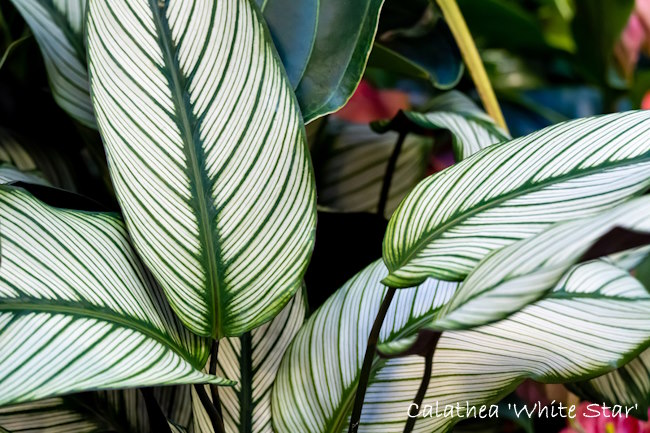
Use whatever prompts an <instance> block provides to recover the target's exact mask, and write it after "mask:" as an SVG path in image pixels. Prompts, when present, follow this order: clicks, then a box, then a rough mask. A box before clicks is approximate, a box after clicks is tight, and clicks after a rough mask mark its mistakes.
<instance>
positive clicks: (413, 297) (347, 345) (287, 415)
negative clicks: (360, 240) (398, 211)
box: [271, 260, 458, 433]
mask: <svg viewBox="0 0 650 433" xmlns="http://www.w3.org/2000/svg"><path fill="white" fill-rule="evenodd" d="M385 275H386V268H385V267H384V265H383V264H382V262H381V260H378V261H375V262H374V263H372V264H371V265H369V266H368V267H366V268H365V269H364V270H362V271H361V272H359V273H358V274H357V275H356V276H354V277H353V278H352V279H351V280H349V281H348V282H347V283H346V284H345V285H344V286H343V287H342V288H341V289H340V290H338V291H337V292H336V293H335V294H334V295H333V296H332V297H330V298H329V299H328V300H327V301H326V302H325V304H323V306H321V307H320V308H319V309H318V310H317V311H316V312H315V313H314V314H313V315H312V316H311V317H310V318H309V319H308V320H307V322H306V323H305V325H304V326H303V327H302V328H301V329H300V331H299V332H298V334H297V335H296V337H295V338H294V340H293V342H292V343H291V346H290V347H289V349H288V350H287V352H286V353H285V355H284V357H283V359H282V364H281V365H280V371H279V372H278V377H277V379H276V381H275V385H274V386H273V399H272V402H271V409H272V414H273V417H272V418H273V426H274V427H275V430H276V431H277V432H279V433H284V432H292V433H293V432H303V433H309V432H314V433H329V432H336V433H339V432H341V431H344V429H345V430H347V425H348V418H349V415H350V412H351V410H352V404H353V401H354V396H355V393H356V387H357V382H358V379H359V372H360V370H361V364H362V362H363V357H364V353H365V350H366V345H367V341H368V334H369V333H370V328H371V327H372V324H373V322H374V319H375V316H376V314H377V311H378V309H379V305H380V304H381V300H382V299H383V296H384V293H385V290H386V288H385V287H384V286H382V285H381V283H380V281H381V279H382V278H383V277H384V276H385ZM457 285H458V284H457V283H449V282H440V281H435V280H428V281H427V282H425V283H424V284H423V285H422V286H420V287H419V288H417V289H405V290H400V291H399V292H397V294H396V295H395V298H393V302H392V303H391V306H390V308H389V310H388V313H387V315H386V318H385V320H384V324H383V326H382V330H381V333H380V342H389V341H392V340H399V339H401V338H404V337H408V336H410V335H414V334H415V333H416V332H417V329H418V328H419V326H420V323H421V322H422V321H425V322H426V321H427V320H430V318H431V316H432V315H433V314H434V313H435V311H437V310H438V309H439V308H440V306H442V305H443V304H444V303H445V302H446V301H447V300H448V299H449V297H450V296H451V295H452V294H453V292H454V290H455V289H456V287H457ZM422 359H423V358H414V359H413V360H409V361H413V362H412V368H413V370H412V371H411V375H410V378H411V379H412V380H411V383H412V386H411V385H410V383H409V382H405V383H404V385H405V388H406V390H405V391H403V390H399V389H398V388H399V386H398V387H395V388H391V386H390V380H391V376H392V373H391V369H393V368H394V364H395V361H392V360H391V361H386V360H383V359H379V358H376V359H375V362H374V364H373V370H372V374H371V382H370V387H369V389H368V394H367V397H366V402H365V405H364V412H363V413H362V423H365V422H367V420H368V418H364V417H363V415H364V414H365V413H367V412H366V410H370V411H371V412H372V413H375V411H374V409H373V408H372V405H373V400H376V401H375V402H378V401H379V400H384V401H388V400H393V401H401V403H400V405H399V409H398V410H395V409H390V410H386V411H384V412H382V413H379V412H376V415H377V417H378V418H377V422H379V421H378V419H379V418H382V419H383V420H384V421H386V422H387V423H388V422H390V423H395V426H392V425H391V429H393V427H394V431H402V430H403V426H402V427H400V426H399V423H401V422H403V420H404V418H405V414H406V410H407V407H408V401H409V400H411V399H412V398H413V397H414V396H415V393H416V391H417V386H418V380H417V379H415V380H413V379H414V378H418V377H420V376H421V375H422V370H423V362H422V361H421V360H422ZM387 381H388V382H387ZM411 390H412V393H411V392H410V391H411ZM368 408H370V409H368ZM367 427H368V426H364V425H362V426H361V428H360V430H359V431H368V430H367ZM375 428H376V430H377V431H381V432H386V431H387V430H386V424H384V425H383V426H382V425H379V424H377V425H376V426H375ZM391 431H393V430H391Z"/></svg>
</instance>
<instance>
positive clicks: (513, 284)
mask: <svg viewBox="0 0 650 433" xmlns="http://www.w3.org/2000/svg"><path fill="white" fill-rule="evenodd" d="M614 228H625V229H629V230H635V231H642V232H648V231H650V197H647V196H644V197H639V198H637V199H634V200H631V201H629V202H627V203H624V204H623V205H621V206H618V207H616V208H614V209H610V210H608V211H606V212H603V213H602V214H599V215H596V216H593V217H590V218H581V219H577V220H575V221H569V222H565V223H560V224H556V225H554V226H553V227H551V228H549V229H548V230H545V231H543V232H541V233H539V234H537V235H534V236H532V237H530V238H527V239H523V240H521V241H518V242H515V243H513V244H511V245H508V246H507V247H505V248H502V249H500V250H498V251H495V252H493V253H491V254H489V255H488V256H486V257H485V258H484V259H483V260H482V261H481V262H479V264H478V265H477V266H476V268H475V269H474V270H473V271H472V272H471V273H470V274H469V275H468V276H467V279H466V280H465V281H464V282H463V285H462V286H461V288H460V289H459V290H457V291H456V293H455V294H454V296H453V297H452V299H451V300H450V301H449V303H448V304H447V305H445V307H444V308H443V309H442V310H441V311H440V314H439V315H438V317H437V318H436V321H435V322H434V323H433V324H432V325H431V327H433V328H435V329H438V330H451V329H467V328H471V327H475V326H480V325H484V324H487V323H490V322H495V321H498V320H501V319H503V318H505V317H507V316H508V315H509V314H512V313H513V312H516V311H517V310H519V309H520V308H522V307H524V306H526V305H527V304H529V303H531V302H534V301H535V300H537V299H539V298H541V297H543V296H544V294H545V292H547V291H548V290H551V289H552V288H553V287H554V286H555V284H556V283H557V282H558V281H559V280H560V278H562V275H563V274H564V273H565V272H566V271H567V270H568V269H569V268H570V267H571V266H573V265H574V264H575V263H576V262H578V261H579V260H580V258H581V257H583V256H584V254H585V253H586V252H587V251H588V250H589V249H590V247H591V246H592V245H594V244H595V243H596V242H597V241H598V239H599V238H601V237H602V236H604V235H605V234H607V233H608V232H609V231H611V230H612V229H614Z"/></svg>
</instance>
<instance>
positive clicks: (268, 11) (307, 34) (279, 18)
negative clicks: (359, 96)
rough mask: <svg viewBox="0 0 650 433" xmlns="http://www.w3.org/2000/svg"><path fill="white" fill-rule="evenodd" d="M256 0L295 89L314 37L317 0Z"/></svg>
mask: <svg viewBox="0 0 650 433" xmlns="http://www.w3.org/2000/svg"><path fill="white" fill-rule="evenodd" d="M256 3H257V5H258V6H259V7H260V9H261V11H262V13H263V15H264V19H265V20H266V24H267V25H268V27H269V31H270V33H271V37H273V42H274V43H275V48H276V49H277V50H278V55H279V56H280V59H282V63H283V64H284V69H285V70H286V71H287V77H288V78H289V82H290V83H291V86H292V87H293V88H294V89H295V88H296V87H297V86H298V83H299V82H300V79H301V78H302V76H303V74H304V72H305V68H307V62H308V61H309V58H310V56H311V53H312V49H313V47H314V42H315V41H316V30H317V28H318V10H319V6H320V3H321V1H320V0H301V1H294V0H256ZM323 3H332V2H327V1H323ZM323 6H324V7H326V6H327V5H323Z"/></svg>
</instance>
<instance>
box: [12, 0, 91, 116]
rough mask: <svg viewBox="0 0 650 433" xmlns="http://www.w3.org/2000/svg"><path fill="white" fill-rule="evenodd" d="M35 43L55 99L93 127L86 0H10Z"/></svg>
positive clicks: (66, 109) (70, 112) (62, 106)
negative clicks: (85, 28) (32, 35)
mask: <svg viewBox="0 0 650 433" xmlns="http://www.w3.org/2000/svg"><path fill="white" fill-rule="evenodd" d="M12 3H13V4H14V6H15V7H16V9H18V11H19V12H20V14H21V15H22V16H23V18H24V19H25V21H26V22H27V24H29V27H30V28H31V30H32V32H33V33H34V36H35V37H36V41H37V42H38V45H39V47H40V48H41V52H42V53H43V59H44V60H45V67H46V69H47V75H48V78H49V81H50V86H51V87H52V93H53V95H54V99H55V100H56V102H57V103H58V104H59V105H60V106H61V108H63V109H64V110H65V111H66V112H67V113H68V114H69V115H71V116H72V117H74V118H75V119H76V120H78V121H79V122H81V123H82V124H84V125H86V126H88V127H90V128H96V127H97V126H96V124H95V116H94V114H93V106H92V103H91V101H90V96H89V92H90V90H89V85H88V73H87V70H86V47H85V45H84V24H85V13H86V0H66V1H55V0H12Z"/></svg>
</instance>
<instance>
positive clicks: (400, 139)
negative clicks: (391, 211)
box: [377, 132, 406, 217]
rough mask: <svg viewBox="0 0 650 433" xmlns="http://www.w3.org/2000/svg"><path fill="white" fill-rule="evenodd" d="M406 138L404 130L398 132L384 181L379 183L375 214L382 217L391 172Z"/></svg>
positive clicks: (390, 182) (384, 210)
mask: <svg viewBox="0 0 650 433" xmlns="http://www.w3.org/2000/svg"><path fill="white" fill-rule="evenodd" d="M405 138H406V132H400V133H399V137H397V142H396V143H395V147H394V148H393V153H392V154H391V155H390V159H389V160H388V165H386V173H385V174H384V182H383V183H382V184H381V194H380V195H379V204H378V205H377V215H379V216H381V217H383V216H384V213H385V212H386V203H387V202H388V194H389V192H390V185H391V184H392V183H393V174H394V173H395V167H396V166H397V160H398V159H399V154H400V153H402V145H403V144H404V139H405Z"/></svg>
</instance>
